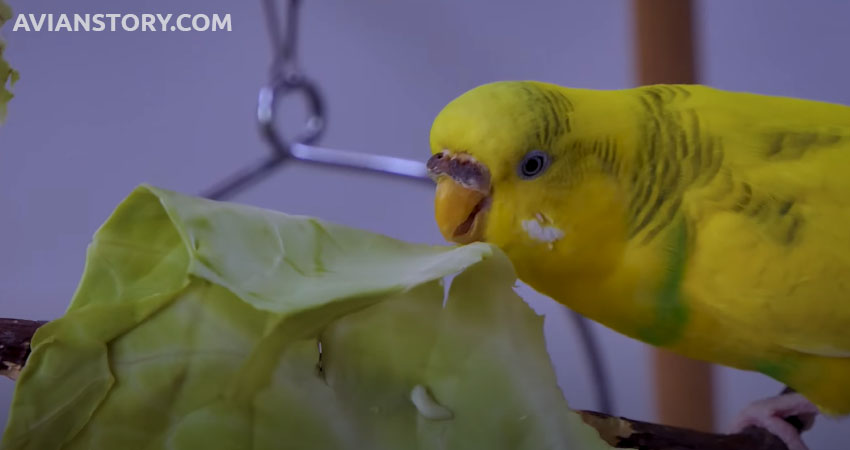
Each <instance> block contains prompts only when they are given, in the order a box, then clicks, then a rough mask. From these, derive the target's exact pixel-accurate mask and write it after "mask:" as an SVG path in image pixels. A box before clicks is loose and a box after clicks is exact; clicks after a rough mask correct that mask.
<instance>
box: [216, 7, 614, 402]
mask: <svg viewBox="0 0 850 450" xmlns="http://www.w3.org/2000/svg"><path fill="white" fill-rule="evenodd" d="M262 1H263V8H264V14H265V17H266V26H267V28H268V32H269V38H270V40H271V48H272V65H271V68H270V74H269V84H268V85H267V86H264V87H262V88H261V89H260V92H259V95H258V98H257V123H258V125H259V127H260V132H261V133H262V135H263V137H264V139H265V140H266V141H267V143H268V145H269V149H270V154H269V155H268V156H266V157H265V158H263V159H261V160H260V161H257V162H255V163H254V164H252V165H250V166H248V167H246V168H244V169H242V170H240V171H238V172H236V173H234V174H232V175H231V176H229V177H228V178H226V179H224V180H223V181H222V182H220V183H218V184H216V185H215V186H213V187H212V188H211V189H209V190H208V191H206V192H205V193H204V194H202V195H203V196H204V197H206V198H210V199H214V200H224V199H227V198H231V197H232V196H234V195H236V194H237V193H239V192H240V191H242V190H244V189H246V188H248V187H249V186H251V185H252V184H254V183H257V182H259V181H260V180H262V179H263V178H265V177H266V176H268V175H270V174H271V173H272V172H273V171H274V170H276V169H278V168H280V167H281V166H282V165H283V164H285V163H287V162H289V161H292V160H297V161H301V162H306V163H314V164H320V165H325V166H333V167H337V168H342V169H351V170H357V171H367V172H371V173H376V174H383V175H391V176H400V177H405V178H407V179H410V180H411V181H414V182H422V183H429V184H433V181H432V180H431V179H430V178H429V177H428V173H427V170H426V168H425V163H424V162H420V161H413V160H409V159H403V158H395V157H391V156H384V155H376V154H371V153H362V152H354V151H348V150H337V149H332V148H325V147H319V146H317V145H315V144H316V143H317V142H318V141H319V140H320V139H321V137H322V134H323V133H324V131H325V128H326V127H327V113H326V109H325V104H324V99H323V97H322V95H321V91H320V90H319V88H318V87H317V86H316V84H315V83H314V82H313V81H312V80H311V79H310V78H309V77H307V76H306V75H305V74H304V73H303V72H302V71H301V68H300V66H299V64H298V17H299V16H298V12H299V9H300V6H301V0H286V5H287V10H286V14H285V15H284V17H285V20H286V25H285V26H283V27H282V26H281V24H280V17H281V14H279V12H278V8H277V0H262ZM293 95H302V96H304V98H305V99H306V100H307V108H308V118H307V120H306V122H305V124H304V129H303V130H301V132H300V133H298V134H296V135H295V137H294V138H293V139H291V140H287V139H286V138H285V137H284V135H283V134H282V133H281V132H280V131H279V130H278V123H277V121H276V119H277V108H278V105H279V103H280V102H281V101H282V100H283V99H285V98H287V97H290V96H293ZM565 310H566V311H567V314H568V315H569V316H570V318H571V320H572V323H573V325H574V326H575V328H576V330H577V332H578V335H579V339H580V341H581V343H582V346H583V347H584V350H585V356H586V358H587V361H588V364H589V366H590V367H589V369H590V372H591V375H592V377H593V381H594V387H595V391H596V401H597V404H598V406H597V409H598V410H599V411H600V412H603V413H606V414H613V400H612V398H611V394H610V389H609V383H608V376H607V374H606V371H605V367H604V365H603V363H602V357H601V354H600V351H599V345H598V343H597V342H596V338H595V336H594V333H593V330H592V329H591V327H590V323H589V321H588V320H587V319H586V318H584V317H583V316H581V315H579V314H578V313H576V312H574V311H572V310H569V309H566V308H565Z"/></svg>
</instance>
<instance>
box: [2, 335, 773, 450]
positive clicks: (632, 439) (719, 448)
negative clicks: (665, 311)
mask: <svg viewBox="0 0 850 450" xmlns="http://www.w3.org/2000/svg"><path fill="white" fill-rule="evenodd" d="M45 323H46V322H44V321H36V320H18V319H4V318H0V375H4V376H7V377H9V378H11V379H13V380H14V379H17V376H18V374H19V373H20V371H21V368H22V367H23V366H24V364H25V363H26V360H27V357H28V356H29V354H30V340H31V339H32V336H33V334H34V333H35V330H37V329H38V327H40V326H42V325H44V324H45ZM577 412H578V413H579V414H580V415H581V417H582V419H583V420H584V421H585V423H587V424H588V425H590V426H592V427H593V428H596V430H597V431H598V432H599V436H600V437H602V439H604V440H605V441H606V442H608V444H609V445H611V446H612V447H615V448H636V449H640V450H697V449H699V450H733V449H734V450H788V448H787V447H786V446H785V444H784V443H783V442H782V441H781V440H780V439H779V438H777V437H776V436H774V435H773V434H771V433H769V432H768V431H766V430H764V429H762V428H756V427H749V428H747V429H746V430H744V431H743V432H741V433H737V434H713V433H703V432H700V431H694V430H689V429H687V428H679V427H672V426H667V425H658V424H654V423H648V422H641V421H637V420H631V419H626V418H624V417H615V416H609V415H607V414H602V413H598V412H593V411H577Z"/></svg>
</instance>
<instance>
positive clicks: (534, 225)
mask: <svg viewBox="0 0 850 450" xmlns="http://www.w3.org/2000/svg"><path fill="white" fill-rule="evenodd" d="M522 229H523V230H525V232H526V233H528V235H529V236H530V237H531V238H532V239H534V240H536V241H540V242H546V243H550V244H551V243H552V242H555V241H558V240H560V239H561V238H563V237H564V232H563V230H561V229H560V228H557V227H553V226H551V225H543V224H542V223H541V221H540V220H539V218H538V219H530V220H523V221H522Z"/></svg>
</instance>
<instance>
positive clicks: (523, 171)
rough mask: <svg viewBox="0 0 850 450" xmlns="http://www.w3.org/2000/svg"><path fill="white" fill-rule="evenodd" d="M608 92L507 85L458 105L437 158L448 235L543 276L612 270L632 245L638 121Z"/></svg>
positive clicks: (439, 202) (439, 208) (435, 173)
mask: <svg viewBox="0 0 850 450" xmlns="http://www.w3.org/2000/svg"><path fill="white" fill-rule="evenodd" d="M600 92H602V91H584V90H574V89H566V88H562V87H559V86H556V85H551V84H545V83H539V82H513V81H511V82H497V83H492V84H487V85H483V86H480V87H477V88H475V89H472V90H470V91H468V92H466V93H465V94H463V95H461V96H460V97H458V98H457V99H455V100H453V101H452V102H451V103H449V104H448V105H447V106H446V107H445V108H444V109H443V110H442V111H441V112H440V113H439V115H438V116H437V118H436V119H435V121H434V123H433V126H432V129H431V137H430V141H431V142H430V144H431V153H432V156H431V158H430V159H429V160H428V170H429V173H430V174H431V176H432V177H433V178H434V179H435V181H436V182H437V191H436V199H435V214H436V221H437V224H438V226H439V228H440V231H441V233H442V234H443V236H444V237H445V238H446V239H447V240H449V241H452V242H456V243H461V244H464V243H469V242H474V241H486V242H490V243H492V244H495V245H497V246H499V247H501V248H502V249H503V250H505V252H506V253H507V254H508V255H509V256H510V257H511V258H512V259H516V258H521V259H524V260H529V259H531V260H534V261H536V262H537V264H534V265H535V266H538V268H541V270H545V267H546V266H547V265H549V263H551V264H556V265H557V267H558V268H559V270H560V271H561V273H563V271H564V270H577V271H580V272H583V271H587V272H588V273H596V274H599V272H600V270H601V271H605V270H606V269H607V268H610V267H612V266H613V264H612V261H613V258H618V257H619V255H621V253H622V246H623V245H624V242H625V241H626V239H625V237H624V236H625V233H626V228H627V227H626V220H625V216H626V213H627V211H626V204H627V202H626V201H625V200H626V193H625V192H624V189H623V185H624V184H623V183H622V182H621V179H622V178H623V174H624V173H625V169H626V164H625V161H624V159H623V158H622V156H623V152H624V151H626V149H624V147H625V146H627V145H629V144H630V142H629V139H628V136H629V126H633V121H632V122H629V121H628V120H626V117H620V116H622V115H623V112H624V110H623V109H622V108H616V107H612V105H611V104H606V99H607V98H608V97H605V94H599V93H600ZM591 93H592V94H591ZM609 95H610V93H609ZM610 98H611V99H612V100H616V98H617V97H616V96H611V97H610ZM526 266H527V264H526ZM520 270H522V267H520ZM521 275H522V274H521ZM540 275H542V274H540Z"/></svg>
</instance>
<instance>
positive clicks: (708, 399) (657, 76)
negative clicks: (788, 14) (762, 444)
mask: <svg viewBox="0 0 850 450" xmlns="http://www.w3.org/2000/svg"><path fill="white" fill-rule="evenodd" d="M693 9H694V8H693V2H692V1H691V0H632V14H633V17H634V33H635V34H634V37H635V48H634V55H635V59H636V61H635V62H636V64H637V66H636V69H637V70H636V73H637V82H638V84H640V85H645V84H656V83H685V84H692V83H698V80H697V75H696V74H697V67H696V66H697V58H696V56H695V53H696V52H695V42H694V31H693V30H694V12H693ZM652 359H653V370H654V373H653V377H654V385H655V386H654V387H655V392H656V414H657V417H658V421H659V422H660V423H663V424H667V425H675V426H680V427H686V428H692V429H696V430H701V431H711V430H713V428H714V395H713V383H712V371H711V366H710V365H709V364H706V363H702V362H699V361H694V360H692V359H687V358H684V357H681V356H678V355H674V354H672V353H669V352H667V351H664V350H652Z"/></svg>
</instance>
